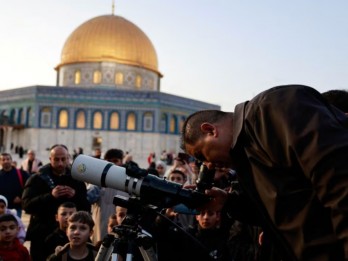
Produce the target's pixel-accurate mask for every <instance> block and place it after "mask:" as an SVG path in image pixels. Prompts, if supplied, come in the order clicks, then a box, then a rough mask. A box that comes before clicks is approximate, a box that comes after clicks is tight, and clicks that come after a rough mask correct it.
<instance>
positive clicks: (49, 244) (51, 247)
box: [45, 201, 77, 257]
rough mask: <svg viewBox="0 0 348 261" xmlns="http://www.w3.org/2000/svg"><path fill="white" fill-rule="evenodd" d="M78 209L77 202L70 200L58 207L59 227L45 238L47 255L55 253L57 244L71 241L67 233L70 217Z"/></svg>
mask: <svg viewBox="0 0 348 261" xmlns="http://www.w3.org/2000/svg"><path fill="white" fill-rule="evenodd" d="M76 211H77V210H76V205H75V203H73V202H69V201H68V202H64V203H62V204H61V205H60V206H59V207H58V210H57V214H56V220H57V221H58V223H59V227H58V228H57V229H56V230H54V231H53V232H52V233H51V234H50V235H48V236H47V237H46V239H45V251H46V257H48V256H49V255H51V254H53V253H54V252H55V249H56V247H57V246H64V245H65V244H66V243H68V242H69V239H68V237H67V235H66V230H67V228H68V219H69V217H70V216H71V215H72V214H74V213H75V212H76Z"/></svg>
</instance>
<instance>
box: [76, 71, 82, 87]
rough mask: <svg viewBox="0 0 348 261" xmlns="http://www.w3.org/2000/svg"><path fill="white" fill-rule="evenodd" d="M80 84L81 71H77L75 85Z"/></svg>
mask: <svg viewBox="0 0 348 261" xmlns="http://www.w3.org/2000/svg"><path fill="white" fill-rule="evenodd" d="M80 83H81V71H80V70H77V71H76V72H75V84H76V85H77V84H80Z"/></svg>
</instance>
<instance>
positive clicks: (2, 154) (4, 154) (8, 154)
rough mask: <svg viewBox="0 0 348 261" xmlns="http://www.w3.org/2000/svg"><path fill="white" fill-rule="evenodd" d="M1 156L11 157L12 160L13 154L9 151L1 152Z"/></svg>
mask: <svg viewBox="0 0 348 261" xmlns="http://www.w3.org/2000/svg"><path fill="white" fill-rule="evenodd" d="M0 156H1V157H10V159H11V160H12V156H11V154H10V153H7V152H3V153H1V154H0Z"/></svg>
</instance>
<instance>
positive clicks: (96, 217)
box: [0, 85, 348, 261]
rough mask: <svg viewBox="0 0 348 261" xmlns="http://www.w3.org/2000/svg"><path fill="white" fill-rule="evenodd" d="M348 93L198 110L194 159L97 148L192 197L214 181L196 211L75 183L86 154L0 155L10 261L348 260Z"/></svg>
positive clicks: (0, 236) (295, 93) (0, 252)
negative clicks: (75, 167) (148, 260)
mask: <svg viewBox="0 0 348 261" xmlns="http://www.w3.org/2000/svg"><path fill="white" fill-rule="evenodd" d="M345 95H346V96H348V95H347V92H344V91H342V92H340V91H334V92H332V91H330V92H326V93H323V94H320V93H318V92H317V91H316V90H314V89H312V88H310V87H307V86H300V85H292V86H281V87H277V88H272V89H270V90H267V91H265V92H263V93H261V94H259V95H257V96H256V97H255V98H253V99H252V100H250V101H248V102H246V103H243V104H240V105H237V106H236V109H235V111H234V113H228V112H222V111H215V110H212V111H200V112H196V113H193V114H192V115H190V116H189V117H188V118H187V119H186V121H185V123H184V125H183V129H182V137H181V139H182V146H181V147H182V149H183V152H180V153H177V154H173V153H167V152H166V151H165V150H164V151H162V153H161V154H160V155H159V157H157V156H156V154H155V153H154V152H149V156H148V158H147V163H148V165H147V166H139V164H138V163H136V162H135V161H134V159H133V158H132V155H130V154H129V153H128V152H124V151H123V150H122V148H112V149H109V150H107V151H105V153H104V154H102V151H101V149H100V148H98V149H96V150H95V154H94V155H93V157H95V158H98V159H102V160H105V161H108V162H110V163H112V164H115V165H117V166H123V167H125V168H127V167H128V166H133V167H134V166H135V167H137V168H144V169H147V172H148V173H149V174H152V175H155V176H158V177H159V178H160V179H162V180H163V182H170V183H175V184H177V186H179V187H181V188H184V189H188V190H197V188H199V186H200V185H202V182H206V180H203V178H205V177H203V175H213V177H212V180H211V181H210V182H211V184H208V185H211V186H209V187H204V191H203V192H202V191H200V192H199V193H203V194H204V193H205V194H206V195H207V197H206V198H209V200H208V203H207V202H202V204H201V205H199V206H197V208H195V209H191V208H187V206H183V205H182V204H175V205H171V206H165V207H163V206H156V207H158V208H156V207H155V208H154V207H153V206H151V205H148V203H147V202H146V204H144V205H139V202H140V204H141V203H142V202H141V200H140V201H139V200H135V199H134V198H133V197H130V196H131V195H128V194H127V193H126V192H125V191H118V190H116V189H113V188H105V187H100V186H98V185H95V184H90V183H86V182H83V181H78V180H76V179H74V178H73V177H72V175H71V164H72V161H73V160H74V159H75V158H76V157H77V156H78V155H79V154H83V149H82V148H78V149H75V150H74V152H73V154H70V152H69V150H68V147H67V146H66V145H65V144H55V145H53V146H52V147H51V148H50V149H49V158H48V163H47V164H44V163H43V161H41V160H40V159H37V158H36V156H35V151H33V150H28V152H27V158H26V159H24V160H23V162H21V163H20V165H18V166H17V165H15V164H13V160H12V156H11V153H6V152H5V153H1V155H0V165H1V170H0V257H1V259H0V260H32V261H45V260H53V261H56V260H87V261H88V260H95V259H96V258H97V259H98V256H99V255H100V253H101V252H102V250H104V248H107V247H108V248H109V250H108V251H107V253H108V254H111V252H110V247H111V248H113V249H112V250H113V252H114V253H115V251H116V253H117V254H118V257H119V258H120V260H126V259H127V256H128V255H129V253H131V254H132V255H133V260H143V257H144V249H145V252H147V254H150V252H151V254H152V255H153V256H155V257H156V259H157V260H160V261H161V260H165V261H168V260H169V261H170V260H224V261H225V260H226V261H227V260H230V261H239V260H242V261H259V260H268V261H281V260H348V250H347V249H348V243H347V242H348V236H347V235H348V233H347V231H348V227H347V224H348V223H347V221H348V212H347V210H346V209H347V207H346V205H344V203H345V202H346V200H347V195H348V193H347V190H348V186H347V185H348V173H347V172H348V168H347V167H346V162H345V160H346V158H347V155H348V132H347V128H348V117H347V115H345V114H344V113H347V112H348V108H347V107H344V106H348V98H345V97H346V96H345ZM342 98H343V100H344V99H346V100H345V102H342V101H341V100H342ZM337 100H340V103H336V101H337ZM208 171H209V174H208ZM205 172H207V173H205ZM206 185H207V184H204V186H206ZM115 195H119V196H120V197H124V198H126V197H127V196H128V198H129V197H130V199H129V205H127V204H126V205H124V202H122V204H121V202H120V204H119V205H117V204H115V202H114V196H115ZM133 201H135V202H133ZM133 204H134V205H133ZM166 204H168V203H166ZM164 205H165V204H164ZM23 211H24V212H25V213H26V214H27V215H29V216H30V220H29V224H28V227H25V225H24V223H23V221H22V213H23ZM133 230H136V231H135V232H136V233H135V234H133V233H134V231H133ZM140 235H141V236H144V235H145V238H146V239H150V240H143V238H141V240H140V239H139V238H140ZM134 238H136V239H137V240H135V241H134ZM125 239H126V240H125ZM28 241H29V242H30V247H29V249H28V248H26V247H25V246H24V243H25V242H28ZM116 241H117V242H118V244H117V247H116V245H114V246H112V244H111V246H110V242H116ZM134 242H136V243H137V246H136V247H135V249H134V246H133V245H132V247H133V248H132V250H130V248H129V247H130V244H134ZM114 253H112V254H114ZM105 258H107V259H105ZM110 258H111V256H108V257H105V256H104V257H102V258H99V259H98V260H111V259H110ZM97 259H96V260H97Z"/></svg>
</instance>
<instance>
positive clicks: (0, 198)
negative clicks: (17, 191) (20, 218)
mask: <svg viewBox="0 0 348 261" xmlns="http://www.w3.org/2000/svg"><path fill="white" fill-rule="evenodd" d="M0 201H3V202H4V203H5V205H6V207H7V206H8V202H7V198H6V197H5V196H3V195H0Z"/></svg>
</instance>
